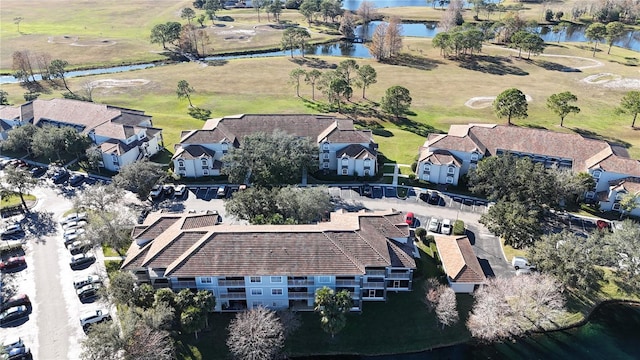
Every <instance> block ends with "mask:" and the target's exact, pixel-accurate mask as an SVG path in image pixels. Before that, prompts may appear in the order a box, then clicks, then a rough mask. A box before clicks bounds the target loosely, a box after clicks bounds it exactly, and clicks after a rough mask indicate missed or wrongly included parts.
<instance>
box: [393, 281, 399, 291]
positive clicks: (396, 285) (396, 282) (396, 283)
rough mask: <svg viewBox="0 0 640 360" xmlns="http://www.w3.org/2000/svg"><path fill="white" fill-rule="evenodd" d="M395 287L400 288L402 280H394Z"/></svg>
mask: <svg viewBox="0 0 640 360" xmlns="http://www.w3.org/2000/svg"><path fill="white" fill-rule="evenodd" d="M393 287H394V288H396V289H397V288H399V287H400V280H393Z"/></svg>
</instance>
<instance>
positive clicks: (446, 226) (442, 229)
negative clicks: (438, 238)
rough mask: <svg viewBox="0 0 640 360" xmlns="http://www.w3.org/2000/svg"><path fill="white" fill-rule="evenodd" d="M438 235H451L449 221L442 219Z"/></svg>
mask: <svg viewBox="0 0 640 360" xmlns="http://www.w3.org/2000/svg"><path fill="white" fill-rule="evenodd" d="M440 233H441V234H445V235H451V220H449V219H443V220H442V225H440Z"/></svg>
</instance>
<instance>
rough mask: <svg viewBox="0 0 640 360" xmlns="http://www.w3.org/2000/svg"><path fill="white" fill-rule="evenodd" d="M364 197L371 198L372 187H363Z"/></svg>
mask: <svg viewBox="0 0 640 360" xmlns="http://www.w3.org/2000/svg"><path fill="white" fill-rule="evenodd" d="M362 195H363V196H366V197H371V185H365V186H363V187H362Z"/></svg>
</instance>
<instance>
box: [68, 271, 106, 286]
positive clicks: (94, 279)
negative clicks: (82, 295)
mask: <svg viewBox="0 0 640 360" xmlns="http://www.w3.org/2000/svg"><path fill="white" fill-rule="evenodd" d="M90 284H98V285H100V284H102V278H100V276H98V275H96V274H93V275H89V276H85V277H81V278H77V279H76V280H74V281H73V287H74V288H75V289H80V288H82V287H84V286H86V285H90Z"/></svg>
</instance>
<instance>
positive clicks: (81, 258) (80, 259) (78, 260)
mask: <svg viewBox="0 0 640 360" xmlns="http://www.w3.org/2000/svg"><path fill="white" fill-rule="evenodd" d="M94 261H96V258H95V257H93V255H89V254H77V255H73V256H72V257H71V261H70V262H69V266H71V269H72V270H76V269H80V268H82V267H84V266H87V265H89V264H93V262H94Z"/></svg>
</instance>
